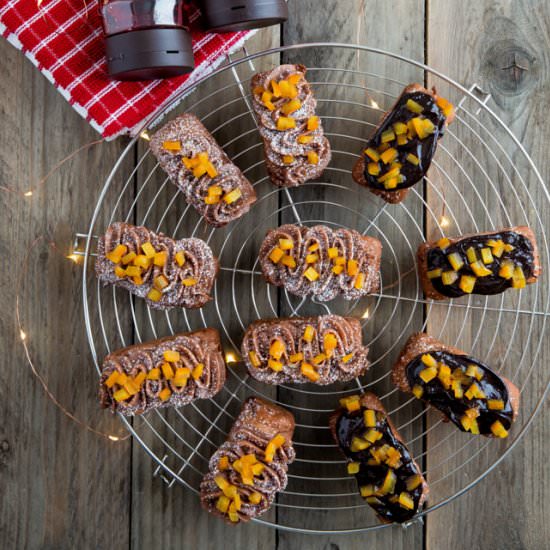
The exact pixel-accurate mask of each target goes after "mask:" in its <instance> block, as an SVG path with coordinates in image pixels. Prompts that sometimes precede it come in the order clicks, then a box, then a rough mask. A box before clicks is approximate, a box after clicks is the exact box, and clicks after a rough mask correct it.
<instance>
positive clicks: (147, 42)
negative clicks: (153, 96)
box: [105, 28, 195, 80]
mask: <svg viewBox="0 0 550 550" xmlns="http://www.w3.org/2000/svg"><path fill="white" fill-rule="evenodd" d="M105 49H106V55H107V68H108V72H109V75H111V76H112V77H113V78H116V79H117V80H153V79H156V78H169V77H171V76H178V75H181V74H185V73H189V72H191V71H192V70H193V69H194V68H195V61H194V59H193V48H192V46H191V36H190V35H189V33H188V32H187V31H186V30H185V29H183V28H151V29H141V30H135V31H129V32H124V33H120V34H115V35H112V36H107V37H106V38H105Z"/></svg>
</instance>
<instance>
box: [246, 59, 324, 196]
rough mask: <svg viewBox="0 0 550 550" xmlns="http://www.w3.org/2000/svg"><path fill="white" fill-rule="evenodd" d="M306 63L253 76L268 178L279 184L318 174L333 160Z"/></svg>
mask: <svg viewBox="0 0 550 550" xmlns="http://www.w3.org/2000/svg"><path fill="white" fill-rule="evenodd" d="M305 74H306V68H305V67H304V66H303V65H281V66H279V67H276V68H275V69H272V70H271V71H267V72H264V73H259V74H257V75H255V76H254V77H253V78H252V81H251V89H252V107H253V109H254V112H255V113H256V119H257V121H258V128H259V131H260V135H261V137H262V140H263V142H264V151H265V162H266V167H267V171H268V174H269V177H270V178H271V181H272V182H273V183H274V184H275V185H279V186H280V187H295V186H297V185H300V184H302V183H304V182H306V181H309V180H312V179H315V178H318V177H319V176H320V175H321V174H322V173H323V170H324V169H325V168H326V167H327V165H328V163H329V162H330V158H331V152H330V144H329V142H328V139H327V138H326V137H325V135H324V132H323V126H322V124H321V119H320V118H319V117H318V116H317V115H316V114H315V109H316V107H317V102H316V101H315V98H314V97H313V93H312V91H311V88H310V86H309V84H308V82H307V80H306V78H305Z"/></svg>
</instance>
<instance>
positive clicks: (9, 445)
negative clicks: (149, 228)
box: [0, 40, 131, 549]
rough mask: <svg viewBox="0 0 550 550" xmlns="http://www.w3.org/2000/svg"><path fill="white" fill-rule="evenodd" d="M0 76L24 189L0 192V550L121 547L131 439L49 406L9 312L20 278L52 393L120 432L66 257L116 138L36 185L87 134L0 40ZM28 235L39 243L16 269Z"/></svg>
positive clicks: (5, 150) (3, 166)
mask: <svg viewBox="0 0 550 550" xmlns="http://www.w3.org/2000/svg"><path fill="white" fill-rule="evenodd" d="M0 73H1V74H2V75H3V76H2V78H1V79H0V112H1V113H2V115H1V118H2V125H1V128H0V152H1V153H0V186H9V187H13V188H15V189H16V191H17V192H19V193H24V192H27V190H28V189H29V188H31V189H33V188H34V190H33V195H32V196H30V197H24V198H23V197H22V196H20V195H18V194H12V193H9V192H6V191H2V192H1V193H0V204H1V209H2V213H3V214H2V216H0V236H1V237H0V250H1V251H2V254H3V255H4V257H5V258H10V260H9V262H10V267H9V268H7V264H6V265H5V266H4V268H3V271H2V280H3V284H2V288H3V292H2V297H1V298H0V302H1V304H2V307H1V308H0V327H1V330H0V349H2V351H3V353H2V358H1V359H0V365H1V366H0V403H1V405H0V410H1V413H0V417H1V418H2V421H1V423H0V479H1V480H2V481H1V482H0V486H1V489H0V493H1V495H2V496H1V498H0V517H1V518H2V519H1V520H0V540H2V543H3V544H2V545H3V546H4V547H6V548H59V549H63V548H67V549H68V548H76V547H94V548H110V547H114V546H117V547H124V546H128V544H129V512H130V508H129V503H130V501H129V499H130V487H131V483H130V476H129V473H130V455H129V450H130V443H129V441H126V442H122V443H114V442H112V441H109V440H107V439H105V438H103V437H98V436H97V435H95V434H93V433H90V432H89V431H86V430H85V429H83V428H82V427H79V426H78V425H77V424H75V423H73V422H71V421H70V420H69V419H68V418H67V417H66V416H64V415H63V414H62V413H61V412H60V410H59V409H58V408H56V407H55V406H54V404H53V403H52V401H51V400H50V399H48V397H47V395H46V393H45V392H44V390H43V388H42V386H41V385H40V384H39V382H38V380H37V379H36V378H35V377H33V375H32V374H31V370H30V368H29V366H28V364H27V360H26V358H25V355H24V352H23V347H22V345H21V341H20V335H19V331H18V329H17V327H16V323H15V315H14V312H15V293H16V289H17V287H18V284H19V282H20V283H21V315H22V323H23V326H24V330H25V332H26V333H27V342H28V345H29V351H30V354H31V356H32V358H33V360H34V361H35V364H36V367H37V369H38V371H39V372H40V374H41V375H42V376H43V377H44V379H45V380H46V381H47V384H48V386H49V387H50V389H51V392H52V394H53V395H55V396H56V397H57V398H58V399H59V401H60V402H61V403H62V404H63V405H64V406H65V407H66V408H67V409H68V410H70V411H71V412H73V413H74V414H75V416H76V417H77V418H79V419H81V420H82V421H83V422H85V423H87V424H89V425H91V426H92V427H94V428H97V429H99V430H102V431H104V432H107V433H111V434H119V435H123V432H124V431H123V430H122V428H121V426H120V424H119V422H118V421H117V420H116V419H115V418H112V417H110V416H109V415H108V414H106V413H104V412H102V411H100V409H99V407H98V404H97V390H96V388H97V374H96V372H95V369H94V368H93V366H92V359H91V357H90V353H89V351H88V343H87V340H86V335H85V331H84V326H83V320H82V298H81V277H82V265H81V264H80V265H75V264H73V263H71V262H70V261H68V260H67V259H66V258H65V255H66V254H68V253H69V250H70V246H71V245H72V241H73V235H74V232H75V231H82V230H84V229H86V228H85V227H83V226H82V223H83V220H88V219H89V218H90V217H91V213H92V206H93V204H94V203H95V201H96V198H97V195H98V192H99V188H100V185H101V184H102V181H104V179H105V177H106V175H107V173H108V170H109V169H110V166H111V165H112V164H113V163H114V161H115V159H116V158H117V156H118V155H119V154H120V151H121V149H122V147H123V145H124V140H121V141H118V142H116V143H110V144H102V145H100V146H96V147H94V148H91V149H89V150H87V151H85V152H82V153H81V154H79V155H77V156H76V157H75V158H74V160H72V161H71V162H69V163H67V164H66V165H65V166H63V167H62V168H61V169H59V170H57V171H56V172H55V175H53V176H52V177H51V178H50V179H49V180H48V181H47V183H46V185H45V187H44V188H43V189H37V188H36V184H37V182H38V181H39V180H40V178H41V177H42V176H43V175H44V174H46V173H47V172H48V171H49V170H50V169H51V168H52V167H53V166H54V165H55V164H56V163H57V162H58V161H60V160H61V159H63V158H64V157H65V156H66V155H68V154H69V153H71V152H72V151H74V150H75V149H77V148H78V147H79V146H81V145H84V144H86V143H89V142H91V141H93V140H96V139H98V135H97V134H96V133H95V132H94V131H93V130H92V129H91V128H90V126H89V125H88V123H87V122H86V121H84V120H83V119H82V118H81V117H80V116H78V115H77V114H76V113H75V112H74V111H73V109H72V108H71V107H70V106H69V105H68V103H66V102H65V101H64V100H63V99H62V98H61V96H60V95H59V93H58V92H57V91H56V90H55V89H54V87H53V86H52V85H51V84H50V83H49V82H48V81H47V80H46V79H45V78H43V77H42V76H41V75H40V74H39V72H38V71H37V70H36V69H35V67H34V66H32V65H31V63H30V62H29V61H27V60H26V59H25V58H24V56H23V55H22V54H21V53H20V52H17V51H16V50H15V49H14V48H13V47H12V46H10V45H9V44H8V43H7V42H6V41H3V40H2V41H0ZM89 174H93V176H92V177H89V176H88V175H89ZM38 236H43V237H44V240H43V241H41V242H40V244H39V245H38V246H36V248H34V249H33V251H32V253H31V254H30V259H29V262H28V271H27V272H26V273H22V272H21V269H22V267H23V262H24V258H25V255H26V253H27V248H28V247H29V246H30V243H31V242H32V241H33V240H34V239H35V238H36V237H38ZM50 241H52V242H53V243H55V245H56V247H57V250H56V249H53V248H51V247H49V246H48V242H50ZM92 314H93V308H92ZM112 328H113V327H112V326H108V327H107V329H108V330H112ZM95 332H96V336H99V334H97V331H95ZM91 518H93V519H91Z"/></svg>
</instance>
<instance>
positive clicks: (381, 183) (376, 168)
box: [352, 84, 455, 203]
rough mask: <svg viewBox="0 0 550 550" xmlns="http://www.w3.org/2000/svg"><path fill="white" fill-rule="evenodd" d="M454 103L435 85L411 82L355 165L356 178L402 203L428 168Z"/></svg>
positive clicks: (451, 117) (379, 192) (387, 197)
mask: <svg viewBox="0 0 550 550" xmlns="http://www.w3.org/2000/svg"><path fill="white" fill-rule="evenodd" d="M454 116H455V114H454V108H453V106H452V105H451V104H450V103H449V102H448V101H447V100H446V99H443V98H442V97H439V96H438V95H437V94H436V92H435V89H434V90H432V91H430V90H427V89H426V88H424V87H423V86H421V85H420V84H410V85H409V86H407V87H406V88H405V89H404V90H403V92H402V94H401V95H400V96H399V98H398V99H397V101H396V103H395V104H394V106H393V107H392V108H391V109H390V110H389V111H388V112H387V113H386V114H385V115H384V118H383V119H382V121H381V122H380V124H379V125H378V127H377V128H376V131H375V132H374V135H373V136H372V137H371V138H370V139H369V141H368V143H367V145H366V147H365V148H364V150H363V152H362V154H361V156H360V158H359V160H358V161H357V163H356V164H355V167H354V168H353V172H352V176H353V179H354V180H355V181H356V182H357V183H359V184H360V185H363V186H364V187H366V188H367V189H369V191H371V192H372V193H374V194H375V195H379V196H380V197H382V198H383V199H384V200H385V201H386V202H389V203H399V202H401V201H402V200H403V199H404V198H405V197H406V196H407V193H408V192H409V187H412V186H413V185H414V184H416V183H418V182H419V181H420V180H421V179H422V178H423V177H424V176H425V175H426V172H427V171H428V168H429V167H430V164H431V162H432V159H433V156H434V154H435V151H436V149H437V144H438V141H439V139H440V138H441V137H442V136H443V133H444V132H445V128H446V126H447V124H450V123H451V122H452V121H453V119H454Z"/></svg>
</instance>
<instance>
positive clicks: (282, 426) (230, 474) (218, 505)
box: [200, 397, 295, 524]
mask: <svg viewBox="0 0 550 550" xmlns="http://www.w3.org/2000/svg"><path fill="white" fill-rule="evenodd" d="M293 434H294V417H293V416H292V414H291V413H290V412H288V411H287V410H285V409H283V408H282V407H279V406H277V405H274V404H272V403H269V402H267V401H264V400H263V399H260V398H259V397H249V398H248V399H247V400H246V401H245V402H244V405H243V408H242V409H241V412H240V414H239V416H238V417H237V419H236V420H235V423H234V424H233V427H232V428H231V431H230V432H229V436H228V438H227V441H226V442H225V443H223V444H222V446H221V447H220V448H219V449H218V450H217V451H216V452H215V453H214V454H213V455H212V457H211V459H210V464H209V471H208V473H207V474H206V475H205V476H204V478H203V480H202V483H201V494H200V496H201V503H202V505H203V507H204V508H205V509H206V510H207V511H208V512H210V513H212V514H214V515H216V516H219V517H222V518H224V519H225V520H226V521H227V522H228V523H231V524H236V523H239V522H241V521H242V522H246V521H249V520H250V519H252V518H255V517H257V516H259V515H261V514H263V513H264V512H265V511H266V510H268V509H269V507H270V506H271V504H272V502H273V500H274V499H275V496H276V494H277V493H278V492H279V491H283V490H284V489H285V487H286V484H287V470H288V465H289V464H290V463H291V462H293V460H294V458H295V452H294V448H293V447H292V436H293Z"/></svg>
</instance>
